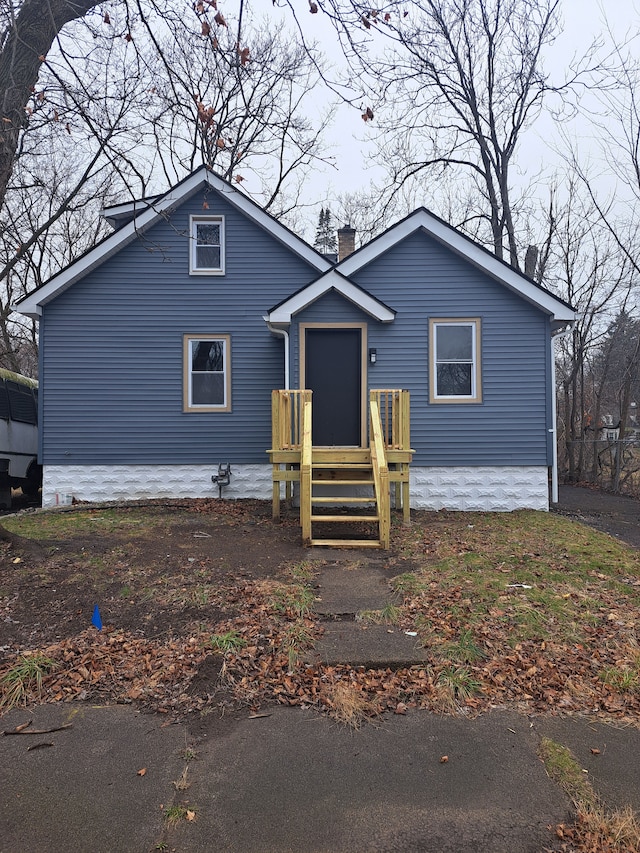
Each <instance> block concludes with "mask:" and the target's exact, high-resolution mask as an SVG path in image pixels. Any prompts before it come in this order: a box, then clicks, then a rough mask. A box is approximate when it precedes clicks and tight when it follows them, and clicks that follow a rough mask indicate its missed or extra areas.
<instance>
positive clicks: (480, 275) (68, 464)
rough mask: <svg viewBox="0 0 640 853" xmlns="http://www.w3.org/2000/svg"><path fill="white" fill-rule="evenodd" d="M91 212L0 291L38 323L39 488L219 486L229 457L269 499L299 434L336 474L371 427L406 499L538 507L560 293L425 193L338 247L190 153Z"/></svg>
mask: <svg viewBox="0 0 640 853" xmlns="http://www.w3.org/2000/svg"><path fill="white" fill-rule="evenodd" d="M104 215H105V216H106V218H107V220H108V221H109V222H110V223H111V225H112V226H113V228H114V231H113V233H112V234H110V235H109V236H108V237H107V238H106V239H104V240H103V241H102V242H100V243H99V244H98V245H96V246H95V247H94V248H93V249H91V250H90V251H89V252H87V253H86V254H85V255H83V256H82V257H81V258H79V259H78V260H77V261H76V262H74V263H73V264H71V265H70V266H69V267H67V268H66V269H65V270H63V271H62V272H60V273H59V274H57V275H56V276H54V277H53V278H52V279H50V280H49V281H48V282H47V283H45V284H44V285H43V286H41V287H40V288H39V289H37V290H36V291H34V292H33V293H32V294H31V295H29V296H28V297H26V298H25V299H23V300H22V301H21V302H20V303H19V305H18V306H17V308H16V310H18V311H20V312H22V313H23V314H26V315H27V316H30V317H35V318H37V319H38V320H39V321H40V389H41V393H40V402H39V405H40V424H41V427H42V429H41V435H40V453H39V458H40V461H41V463H42V466H43V477H44V485H43V504H44V505H45V506H51V505H53V504H54V503H55V502H56V500H57V496H59V495H73V496H74V497H75V498H77V499H78V500H89V501H95V500H98V501H104V500H114V499H124V498H143V497H162V496H191V497H203V496H217V494H218V486H217V484H216V483H213V482H212V474H213V475H215V474H216V473H217V471H218V468H219V466H220V465H221V464H222V465H225V466H226V465H227V464H230V466H231V472H232V473H231V478H230V482H229V484H228V485H225V486H224V490H223V495H224V497H225V498H246V497H257V498H271V497H273V500H274V513H275V514H277V512H278V511H279V499H280V490H281V488H283V489H284V488H285V487H286V490H287V494H289V493H290V489H291V486H292V484H293V485H294V486H295V489H296V490H299V492H300V495H301V496H302V497H303V499H305V498H304V495H305V494H306V491H308V485H305V482H304V470H306V469H305V468H304V464H303V463H304V460H303V458H302V457H303V450H304V447H303V445H304V444H305V442H307V441H308V440H309V439H310V441H311V446H312V448H314V450H312V454H311V457H310V458H311V465H312V466H313V467H320V466H324V473H322V472H318V471H316V474H319V479H322V478H323V477H324V478H325V479H327V480H329V481H331V480H334V481H340V482H342V481H343V480H344V479H347V480H349V479H353V480H354V481H356V480H358V477H357V476H356V475H355V474H354V473H353V472H354V470H355V469H354V468H353V466H356V467H357V466H358V465H360V466H365V465H366V466H369V465H370V464H371V459H370V455H369V451H370V450H371V444H372V441H373V439H374V438H375V437H376V436H377V437H378V438H379V439H380V442H381V445H380V444H379V445H378V450H379V449H380V446H381V447H382V450H383V454H390V456H389V457H388V458H387V457H386V455H385V459H383V460H380V459H378V461H377V463H376V464H377V466H378V468H377V471H376V477H375V478H377V479H378V480H380V475H382V476H383V479H382V480H381V481H380V482H379V483H378V486H379V487H380V483H381V484H382V488H383V489H384V490H385V491H387V490H388V489H389V484H390V489H391V492H392V495H393V493H394V484H395V500H396V501H397V503H398V504H401V503H403V504H404V509H405V518H406V517H407V514H408V508H409V504H410V506H411V507H414V508H424V509H441V508H450V509H460V510H513V509H517V508H535V509H543V510H544V509H547V508H548V506H549V482H550V478H551V481H552V482H555V480H554V477H555V468H554V447H555V394H554V363H553V337H554V335H555V334H556V333H557V332H558V331H561V330H563V329H564V328H566V327H567V326H568V325H570V324H571V323H572V321H573V320H574V311H573V309H572V308H571V307H570V306H569V305H567V304H566V303H565V302H563V301H562V300H560V299H558V298H557V297H556V296H554V295H553V294H551V293H550V292H548V291H547V290H545V289H543V288H542V287H540V286H538V285H537V284H535V283H534V282H533V281H531V280H530V279H529V278H527V277H525V276H523V275H522V274H520V273H518V272H516V271H515V270H514V269H512V268H511V267H510V266H509V265H507V264H506V263H503V262H502V261H500V260H498V259H497V258H495V257H494V256H493V255H491V254H490V253H489V252H487V251H485V250H484V249H483V248H481V247H480V246H478V245H476V244H475V243H474V242H473V241H471V240H470V239H468V238H467V237H465V236H464V235H463V234H461V233H460V232H458V231H456V230H455V229H454V228H452V227H451V226H449V225H447V224H446V223H445V222H443V221H442V220H440V219H438V218H437V217H436V216H434V215H433V214H431V213H429V212H428V211H427V210H425V209H419V210H417V211H415V212H414V213H412V214H411V215H410V216H408V217H407V218H405V219H404V220H402V221H401V222H398V223H397V224H395V225H393V226H392V227H391V228H389V229H388V230H387V231H385V232H384V233H383V234H382V235H381V236H379V237H377V238H376V239H374V240H372V241H371V242H370V243H368V244H367V245H365V246H363V247H362V248H360V249H358V250H357V251H351V252H349V251H348V250H349V248H352V246H351V247H349V246H348V245H347V246H346V248H345V246H343V248H342V251H341V253H340V256H339V260H338V262H337V263H334V262H332V261H330V260H328V259H327V258H326V257H324V256H323V255H321V254H319V253H318V252H316V251H315V250H314V249H313V248H311V247H310V246H309V245H307V244H306V243H305V242H304V241H303V240H301V239H300V238H299V237H297V236H296V235H295V234H293V233H292V232H291V231H290V230H288V229H287V228H286V227H284V226H283V225H282V224H280V223H279V222H277V221H276V220H274V219H273V218H272V217H271V216H269V215H268V214H267V213H265V212H264V211H263V210H262V209H261V208H260V207H259V206H258V205H256V204H255V203H254V202H253V201H251V200H250V199H249V198H247V196H245V195H244V194H243V193H242V191H240V189H239V188H237V187H236V186H233V185H231V184H229V183H227V182H226V181H224V180H222V179H221V178H219V177H218V176H217V175H215V174H214V173H213V172H212V171H210V170H209V169H207V168H206V167H202V168H200V169H198V170H197V171H196V172H194V173H193V174H191V175H190V176H189V177H187V178H186V179H185V180H183V181H182V182H181V183H179V184H178V185H176V186H175V187H173V188H172V189H171V190H170V191H169V192H167V193H166V194H164V195H161V196H158V197H155V198H150V199H144V200H142V201H139V202H135V203H128V204H123V205H121V206H119V207H114V208H110V209H109V210H106V211H104ZM340 236H341V237H342V238H343V239H344V241H345V243H347V244H348V241H349V239H351V241H353V232H352V231H350V229H348V228H346V229H343V230H342V232H341V235H340ZM376 389H381V390H380V391H378V390H376ZM308 390H312V392H313V394H312V395H309V394H308V393H307V392H308ZM372 390H373V391H375V393H374V394H371V391H372ZM274 391H275V392H277V393H275V394H272V392H274ZM311 400H312V402H311ZM372 400H373V401H374V409H375V418H376V423H375V424H373V422H372V414H371V401H372ZM409 400H410V402H409ZM306 403H309V406H308V407H307V405H306ZM309 417H310V418H311V419H312V420H311V422H309V424H308V425H307V427H306V433H305V424H306V423H307V421H306V420H305V418H307V419H308V418H309ZM378 426H379V427H380V429H378ZM409 430H410V439H409ZM409 442H410V447H409V444H408V443H409ZM319 448H325V452H324V457H322V453H321V452H320V451H318V453H316V450H315V449H319ZM330 449H333V453H331V452H330ZM348 449H351V450H352V451H353V453H352V454H349V453H347V450H348ZM269 451H270V453H269ZM337 451H339V452H337ZM356 451H360V456H359V457H358V458H356V457H357V453H356ZM373 452H374V456H375V453H376V448H375V447H374V448H373ZM394 453H395V456H394ZM314 454H315V455H314ZM354 454H355V455H354ZM316 460H321V461H316ZM307 462H308V460H307ZM347 468H351V473H350V474H349V475H347ZM385 472H389V480H388V483H387V480H386V479H384V476H385ZM368 473H369V474H370V473H371V472H370V471H368ZM312 478H314V481H315V479H318V477H315V475H313V472H312ZM375 478H374V479H375ZM363 479H366V478H363ZM354 485H357V483H354ZM311 488H313V487H311ZM319 491H320V492H321V491H322V490H319ZM355 492H356V493H357V492H358V490H357V489H356V490H355ZM552 495H553V492H552ZM334 497H335V496H334ZM356 497H357V494H356ZM319 500H323V498H320V499H319ZM324 500H326V502H327V503H329V501H328V499H324ZM363 500H364V499H363ZM379 501H380V496H379V495H378V502H379ZM303 527H304V525H303ZM303 533H304V530H303ZM306 534H307V535H306V536H305V538H307V539H309V538H313V537H312V536H311V534H310V532H309V530H308V529H307V531H306Z"/></svg>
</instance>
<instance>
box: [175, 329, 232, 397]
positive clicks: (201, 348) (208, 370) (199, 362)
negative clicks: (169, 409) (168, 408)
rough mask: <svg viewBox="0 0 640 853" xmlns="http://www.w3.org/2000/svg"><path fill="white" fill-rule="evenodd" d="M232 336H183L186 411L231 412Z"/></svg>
mask: <svg viewBox="0 0 640 853" xmlns="http://www.w3.org/2000/svg"><path fill="white" fill-rule="evenodd" d="M230 350H231V340H230V338H229V335H185V336H184V410H185V412H230V411H231V393H230V389H231V357H230Z"/></svg>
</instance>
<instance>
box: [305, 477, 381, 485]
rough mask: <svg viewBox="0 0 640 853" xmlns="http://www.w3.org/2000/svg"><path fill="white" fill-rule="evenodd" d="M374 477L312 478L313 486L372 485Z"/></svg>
mask: <svg viewBox="0 0 640 853" xmlns="http://www.w3.org/2000/svg"><path fill="white" fill-rule="evenodd" d="M373 482H374V481H373V477H372V478H371V479H370V480H328V479H327V480H312V481H311V485H312V486H372V485H373Z"/></svg>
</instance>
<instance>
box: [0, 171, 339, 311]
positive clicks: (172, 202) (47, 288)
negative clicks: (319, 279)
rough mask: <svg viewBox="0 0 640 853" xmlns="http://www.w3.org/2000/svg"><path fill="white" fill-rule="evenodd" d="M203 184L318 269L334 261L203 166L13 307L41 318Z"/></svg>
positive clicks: (324, 269)
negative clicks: (57, 300) (51, 305)
mask: <svg viewBox="0 0 640 853" xmlns="http://www.w3.org/2000/svg"><path fill="white" fill-rule="evenodd" d="M202 184H207V185H208V186H210V187H211V188H212V189H213V190H216V191H217V192H219V193H221V194H222V195H224V197H225V199H226V200H227V201H228V202H229V203H230V204H232V205H233V206H234V207H235V208H237V209H238V210H240V211H241V212H242V213H244V214H245V215H246V216H247V217H248V218H249V219H251V220H253V222H255V223H256V224H257V225H259V226H260V227H261V228H264V229H265V230H266V231H268V232H269V234H271V236H272V237H275V239H276V240H279V241H280V242H281V243H283V244H284V245H286V246H287V247H288V248H290V249H291V251H293V252H294V253H295V254H297V255H298V256H299V257H301V258H303V259H304V260H305V261H307V262H308V263H309V264H310V265H311V266H312V267H313V268H314V269H316V270H318V271H319V272H325V271H326V270H328V269H330V268H331V266H332V264H331V263H330V262H329V261H328V260H327V259H326V258H324V257H323V256H322V255H321V254H320V253H319V252H316V250H315V249H313V248H312V247H311V246H309V245H308V244H307V243H305V242H304V241H303V240H301V239H300V238H299V237H297V236H296V235H295V234H294V233H293V232H292V231H289V229H288V228H285V227H284V225H281V224H280V223H279V222H277V220H275V219H274V218H273V217H272V216H270V215H269V214H268V213H266V212H265V211H264V210H262V208H260V207H259V206H258V205H257V204H256V203H255V202H254V201H252V200H251V199H250V198H248V197H247V196H245V195H243V194H242V193H241V192H240V191H239V190H237V189H235V187H232V186H231V184H229V183H227V182H226V181H225V180H223V179H222V178H220V177H219V176H218V175H216V174H214V173H213V172H211V171H210V170H209V169H208V168H207V167H206V166H201V167H200V168H199V169H197V170H196V171H195V172H193V174H192V175H190V176H189V177H188V178H186V179H185V180H184V181H181V183H179V184H178V185H177V186H175V187H173V188H172V189H170V190H169V191H168V192H167V193H166V194H165V195H163V196H160V197H159V198H158V200H157V201H155V202H154V203H153V204H152V205H151V206H149V207H147V208H146V209H144V210H143V211H142V212H141V213H139V214H138V215H136V217H135V219H133V221H131V222H128V223H127V224H126V225H123V226H122V228H120V229H119V230H118V231H116V232H115V233H114V234H111V235H110V236H109V237H107V238H106V239H105V240H103V241H102V242H101V243H99V244H98V245H97V246H95V247H94V248H93V249H91V250H90V251H89V252H87V253H86V254H85V255H83V256H82V257H81V258H78V260H77V261H75V263H73V264H71V265H70V266H68V267H67V268H66V269H64V270H62V271H61V272H60V273H58V274H57V275H55V276H54V277H53V278H51V279H49V281H48V282H47V283H46V284H44V285H43V286H42V287H40V288H38V289H37V290H36V291H34V292H33V293H32V294H30V295H29V296H27V297H26V298H25V299H23V300H21V301H20V302H19V303H18V304H17V305H16V306H15V307H13V310H15V311H18V312H19V313H21V314H25V315H26V316H28V317H33V318H38V317H39V316H40V315H41V314H42V307H43V306H44V305H46V304H47V302H50V301H51V300H52V299H54V298H55V297H56V296H57V295H58V294H59V293H62V292H63V291H64V290H66V289H67V288H68V287H71V285H72V284H74V283H75V282H76V281H78V280H79V279H81V278H82V277H83V276H85V275H87V274H88V273H89V272H91V271H92V270H94V269H96V267H98V266H100V264H102V263H104V262H105V261H106V260H107V259H108V258H110V257H111V256H112V255H114V254H116V252H118V251H120V249H122V248H123V247H124V246H126V245H127V244H128V243H131V242H132V241H133V240H135V239H136V238H137V237H138V236H139V235H140V234H143V233H144V232H145V231H147V230H148V229H149V228H151V227H152V226H153V225H155V224H156V223H157V222H158V221H159V220H160V219H162V218H163V217H164V216H168V215H169V214H170V213H171V211H172V210H173V209H174V208H176V207H178V206H179V205H180V204H182V203H183V202H184V201H186V199H187V198H188V197H189V196H190V195H192V194H193V193H195V192H196V191H197V190H198V188H199V187H200V186H201V185H202Z"/></svg>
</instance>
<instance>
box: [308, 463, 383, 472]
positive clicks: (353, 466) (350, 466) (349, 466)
mask: <svg viewBox="0 0 640 853" xmlns="http://www.w3.org/2000/svg"><path fill="white" fill-rule="evenodd" d="M311 467H312V468H329V469H331V470H333V471H336V470H339V471H351V470H354V471H356V470H362V469H365V470H369V471H371V462H312V463H311Z"/></svg>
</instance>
